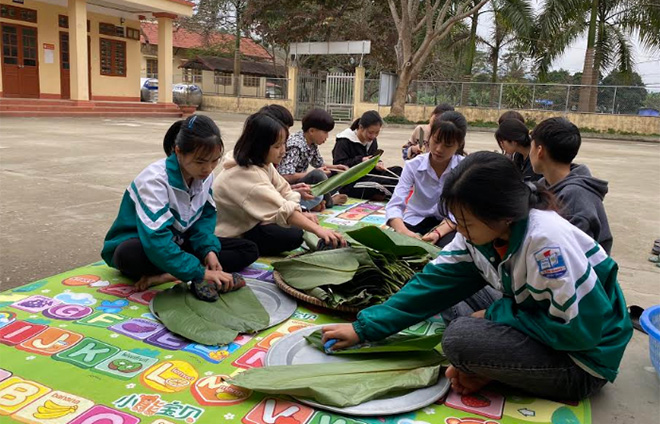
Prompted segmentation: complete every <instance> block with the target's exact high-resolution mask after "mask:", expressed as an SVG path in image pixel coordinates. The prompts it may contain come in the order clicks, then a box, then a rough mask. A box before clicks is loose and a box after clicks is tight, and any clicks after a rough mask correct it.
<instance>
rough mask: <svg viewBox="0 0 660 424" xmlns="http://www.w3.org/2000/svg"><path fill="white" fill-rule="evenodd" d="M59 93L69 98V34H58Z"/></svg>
mask: <svg viewBox="0 0 660 424" xmlns="http://www.w3.org/2000/svg"><path fill="white" fill-rule="evenodd" d="M60 93H61V97H62V98H63V99H70V98H71V62H70V61H69V33H68V32H60Z"/></svg>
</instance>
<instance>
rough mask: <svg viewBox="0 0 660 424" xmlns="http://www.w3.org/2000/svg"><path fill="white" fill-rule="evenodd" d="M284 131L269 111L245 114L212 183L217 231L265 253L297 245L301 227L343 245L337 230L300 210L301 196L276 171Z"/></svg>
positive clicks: (267, 254) (271, 254)
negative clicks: (231, 148)
mask: <svg viewBox="0 0 660 424" xmlns="http://www.w3.org/2000/svg"><path fill="white" fill-rule="evenodd" d="M287 135H288V129H287V127H286V126H285V125H284V124H283V123H282V122H281V121H280V120H279V119H276V118H274V117H273V116H271V115H269V114H267V113H256V114H254V115H250V116H249V117H248V119H247V121H246V122H245V128H244V129H243V133H242V134H241V136H240V138H239V139H238V141H237V142H236V146H234V157H233V159H228V160H227V161H225V163H224V164H223V170H222V171H221V172H220V174H219V175H218V178H216V180H215V182H214V183H213V198H214V199H215V203H216V205H217V207H218V218H219V219H218V220H217V223H216V226H215V234H216V235H218V236H222V237H243V238H244V239H247V240H251V241H253V242H254V243H256V244H257V247H258V249H259V253H260V254H261V255H265V256H273V255H277V254H280V253H282V252H286V251H289V250H293V249H296V248H298V247H299V246H300V245H301V244H302V241H303V239H302V236H303V230H307V231H309V232H312V233H314V234H316V235H317V236H318V237H319V238H320V239H323V240H324V242H325V243H326V244H327V245H332V246H338V245H345V243H346V242H345V241H344V239H343V238H342V236H341V235H340V234H339V233H337V232H335V231H332V230H329V229H326V228H323V227H321V226H320V225H319V224H318V220H317V218H316V216H314V215H313V214H311V213H305V214H304V213H303V212H302V210H301V207H300V194H299V193H297V192H295V191H293V190H292V189H291V186H290V185H289V183H288V182H287V181H286V180H285V179H284V178H283V177H282V176H281V175H280V174H279V173H278V172H277V169H275V166H276V165H277V164H278V163H279V162H280V161H281V160H282V158H283V157H284V153H285V148H286V144H285V143H286V139H287Z"/></svg>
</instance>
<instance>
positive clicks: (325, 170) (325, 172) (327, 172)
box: [319, 165, 332, 177]
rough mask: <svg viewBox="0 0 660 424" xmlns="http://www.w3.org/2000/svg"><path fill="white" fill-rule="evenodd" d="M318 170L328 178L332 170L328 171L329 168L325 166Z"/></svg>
mask: <svg viewBox="0 0 660 424" xmlns="http://www.w3.org/2000/svg"><path fill="white" fill-rule="evenodd" d="M319 169H320V170H321V171H323V173H324V174H325V175H327V176H328V177H329V176H330V175H332V169H330V167H329V166H325V165H324V166H322V167H320V168H319Z"/></svg>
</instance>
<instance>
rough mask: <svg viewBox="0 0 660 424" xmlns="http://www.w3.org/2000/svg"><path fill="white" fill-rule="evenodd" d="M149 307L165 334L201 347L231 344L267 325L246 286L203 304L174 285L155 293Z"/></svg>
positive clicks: (268, 317) (267, 320)
mask: <svg viewBox="0 0 660 424" xmlns="http://www.w3.org/2000/svg"><path fill="white" fill-rule="evenodd" d="M152 307H153V311H154V313H155V314H156V315H158V319H159V320H160V321H161V322H162V323H163V324H164V325H165V327H167V329H168V330H170V331H171V332H173V333H176V334H178V335H180V336H183V337H185V338H187V339H190V340H192V341H194V342H196V343H200V344H205V345H223V344H228V343H231V342H232V341H234V339H235V338H236V336H237V335H238V334H239V333H256V332H257V331H260V330H263V329H264V328H267V327H268V325H269V323H270V316H269V315H268V312H266V310H265V309H264V307H263V305H262V304H261V302H259V299H257V297H256V296H255V295H254V292H253V291H252V290H251V289H250V288H249V287H247V286H246V287H243V288H241V289H239V290H236V291H232V292H229V293H223V294H221V295H220V299H218V300H217V301H215V302H204V301H202V300H199V299H197V298H196V297H195V296H194V295H193V294H192V293H191V292H190V290H188V288H187V287H186V285H185V284H176V285H175V286H173V287H172V288H169V289H167V290H163V291H162V292H160V293H158V294H157V295H156V297H154V300H153V304H152Z"/></svg>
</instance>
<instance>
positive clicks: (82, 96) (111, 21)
mask: <svg viewBox="0 0 660 424" xmlns="http://www.w3.org/2000/svg"><path fill="white" fill-rule="evenodd" d="M193 5H194V4H193V3H191V2H188V1H185V0H93V1H92V0H90V1H87V0H41V1H36V0H0V27H1V32H2V37H1V43H2V44H1V45H0V51H1V54H2V57H1V58H0V60H1V71H2V78H0V97H1V98H20V99H45V100H48V99H50V100H64V99H70V100H71V101H72V102H73V103H75V104H85V103H88V102H93V101H106V102H107V101H122V102H139V101H140V75H141V73H142V72H143V71H142V69H141V67H142V66H143V65H142V64H143V57H142V53H141V43H140V20H144V19H147V18H149V19H155V20H156V21H157V22H158V40H159V42H158V47H157V52H156V53H157V54H156V56H157V59H158V62H157V66H158V75H159V76H160V78H159V96H158V98H159V103H165V104H171V103H172V81H173V57H172V56H173V48H172V47H173V46H172V21H173V20H174V19H176V18H177V17H179V16H191V15H192V13H193Z"/></svg>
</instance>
